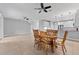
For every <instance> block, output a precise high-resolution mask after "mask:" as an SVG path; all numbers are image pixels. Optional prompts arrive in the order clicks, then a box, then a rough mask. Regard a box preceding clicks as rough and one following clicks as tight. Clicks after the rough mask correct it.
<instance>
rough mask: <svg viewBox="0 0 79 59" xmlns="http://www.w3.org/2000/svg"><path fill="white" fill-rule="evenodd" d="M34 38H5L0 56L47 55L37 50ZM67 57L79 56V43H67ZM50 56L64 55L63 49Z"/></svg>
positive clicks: (1, 43)
mask: <svg viewBox="0 0 79 59" xmlns="http://www.w3.org/2000/svg"><path fill="white" fill-rule="evenodd" d="M33 44H34V38H33V37H32V36H31V35H30V36H27V35H19V36H11V37H5V38H3V39H2V40H0V55H45V53H44V52H43V51H40V50H37V49H36V48H34V46H33ZM66 44H67V45H66V48H67V53H66V55H78V54H79V42H73V41H66ZM49 55H62V51H61V48H58V49H57V50H56V52H55V53H50V52H49Z"/></svg>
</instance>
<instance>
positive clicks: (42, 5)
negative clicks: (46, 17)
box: [35, 3, 51, 13]
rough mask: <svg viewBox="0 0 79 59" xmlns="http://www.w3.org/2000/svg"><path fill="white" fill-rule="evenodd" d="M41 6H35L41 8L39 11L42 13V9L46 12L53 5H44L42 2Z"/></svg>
mask: <svg viewBox="0 0 79 59" xmlns="http://www.w3.org/2000/svg"><path fill="white" fill-rule="evenodd" d="M40 6H41V8H35V9H37V10H39V13H41V11H42V10H43V11H44V12H46V13H47V12H48V11H47V9H49V8H51V6H46V7H45V6H44V3H40Z"/></svg>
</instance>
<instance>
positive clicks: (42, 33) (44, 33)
mask: <svg viewBox="0 0 79 59" xmlns="http://www.w3.org/2000/svg"><path fill="white" fill-rule="evenodd" d="M39 34H40V35H41V36H44V35H47V32H44V31H39Z"/></svg>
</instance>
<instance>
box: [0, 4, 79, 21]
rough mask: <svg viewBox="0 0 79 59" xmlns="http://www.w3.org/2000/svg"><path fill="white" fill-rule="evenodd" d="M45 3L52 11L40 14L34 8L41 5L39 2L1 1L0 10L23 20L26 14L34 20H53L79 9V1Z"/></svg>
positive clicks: (6, 15)
mask: <svg viewBox="0 0 79 59" xmlns="http://www.w3.org/2000/svg"><path fill="white" fill-rule="evenodd" d="M44 5H45V6H47V5H51V6H52V8H51V9H49V10H52V11H50V12H48V13H45V12H42V13H40V14H39V13H38V10H35V9H34V8H39V7H40V4H39V3H0V12H1V13H2V15H3V16H5V17H9V18H14V19H22V20H23V17H25V16H26V17H28V18H30V19H32V20H40V19H47V20H53V18H55V17H61V15H63V17H64V16H65V17H66V15H69V12H71V14H73V13H74V12H75V10H77V9H79V3H52V4H51V3H45V4H44ZM49 10H48V11H49Z"/></svg>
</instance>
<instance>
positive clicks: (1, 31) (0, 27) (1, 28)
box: [0, 14, 3, 38]
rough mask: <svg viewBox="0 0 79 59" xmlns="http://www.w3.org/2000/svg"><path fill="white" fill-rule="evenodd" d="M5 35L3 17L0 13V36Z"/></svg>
mask: <svg viewBox="0 0 79 59" xmlns="http://www.w3.org/2000/svg"><path fill="white" fill-rule="evenodd" d="M2 37H3V17H2V15H1V14H0V38H2Z"/></svg>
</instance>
